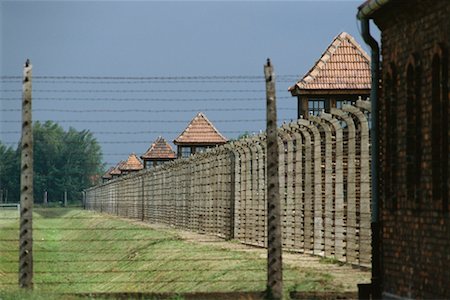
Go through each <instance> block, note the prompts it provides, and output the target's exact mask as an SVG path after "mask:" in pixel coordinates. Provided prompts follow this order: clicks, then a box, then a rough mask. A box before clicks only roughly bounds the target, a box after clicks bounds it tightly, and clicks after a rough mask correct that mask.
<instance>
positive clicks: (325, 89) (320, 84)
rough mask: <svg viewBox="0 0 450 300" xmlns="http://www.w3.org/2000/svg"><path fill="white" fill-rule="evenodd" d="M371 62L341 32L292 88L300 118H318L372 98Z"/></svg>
mask: <svg viewBox="0 0 450 300" xmlns="http://www.w3.org/2000/svg"><path fill="white" fill-rule="evenodd" d="M370 86H371V77H370V58H369V56H368V55H367V53H366V52H365V51H364V50H363V49H362V48H361V46H360V45H359V44H358V43H357V42H356V41H355V39H354V38H353V37H352V36H351V35H350V34H348V33H346V32H342V33H340V34H339V35H338V36H336V37H335V38H334V39H333V41H332V42H331V44H330V45H329V46H328V47H327V49H326V50H325V52H324V53H323V54H322V56H321V57H320V59H319V60H318V61H317V62H316V63H315V64H314V66H313V67H312V68H311V70H309V71H308V72H307V73H306V74H305V75H304V76H303V77H302V79H300V80H299V81H298V82H297V83H296V84H295V85H293V86H291V87H289V91H290V92H291V94H292V96H296V97H297V99H298V100H297V101H298V109H297V117H298V118H299V119H300V116H307V115H315V116H317V115H319V113H320V112H321V111H322V110H324V111H326V112H329V110H330V108H332V107H334V108H341V107H342V104H344V103H346V102H348V104H351V103H355V102H356V100H358V99H359V98H363V99H366V98H368V97H369V93H370Z"/></svg>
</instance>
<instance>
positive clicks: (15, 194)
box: [0, 121, 104, 203]
mask: <svg viewBox="0 0 450 300" xmlns="http://www.w3.org/2000/svg"><path fill="white" fill-rule="evenodd" d="M33 155H34V163H33V168H34V178H33V181H34V187H33V188H34V202H35V203H43V202H44V194H45V192H47V195H48V196H47V197H48V201H49V202H58V201H62V200H63V197H64V192H67V198H68V200H69V202H77V201H80V200H81V199H82V193H81V192H82V191H83V190H84V189H86V188H88V187H90V186H92V185H95V184H96V183H98V182H99V180H100V179H101V174H103V172H104V164H103V163H102V158H103V155H102V151H101V147H100V145H99V143H98V142H97V140H96V139H95V137H94V135H93V134H92V133H91V132H90V131H88V130H82V131H77V130H75V129H74V128H72V127H71V128H69V130H67V131H65V130H64V129H63V128H62V127H61V126H60V125H59V124H57V123H55V122H52V121H47V122H45V123H40V122H35V123H34V125H33ZM20 156H21V152H20V143H18V145H17V147H16V148H15V149H14V148H13V147H8V146H6V145H5V144H3V143H2V142H1V141H0V202H5V201H8V202H14V203H17V202H19V201H20Z"/></svg>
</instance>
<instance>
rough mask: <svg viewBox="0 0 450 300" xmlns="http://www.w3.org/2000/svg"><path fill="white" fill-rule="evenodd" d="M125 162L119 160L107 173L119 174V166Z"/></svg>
mask: <svg viewBox="0 0 450 300" xmlns="http://www.w3.org/2000/svg"><path fill="white" fill-rule="evenodd" d="M124 163H125V162H124V161H123V160H121V161H119V162H118V163H117V165H116V166H115V167H113V169H112V170H111V171H110V172H109V174H110V175H111V176H112V175H120V174H121V173H122V172H121V171H120V166H121V165H123V164H124Z"/></svg>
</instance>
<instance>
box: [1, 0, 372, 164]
mask: <svg viewBox="0 0 450 300" xmlns="http://www.w3.org/2000/svg"><path fill="white" fill-rule="evenodd" d="M362 2H363V1H361V0H360V1H291V2H279V1H277V2H260V1H246V2H230V1H202V2H192V1H177V2H173V1H164V2H155V1H137V2H131V1H112V2H107V1H97V2H93V1H48V2H44V1H1V2H0V5H1V7H0V9H1V23H0V26H1V28H0V29H1V40H0V42H1V45H0V50H1V61H0V63H1V75H2V76H21V74H22V68H23V63H24V61H25V60H26V59H27V58H30V59H31V61H32V64H33V76H36V79H35V80H33V109H34V114H33V119H34V120H54V121H58V122H60V124H61V125H62V126H63V127H64V128H68V127H69V126H72V127H75V128H76V129H78V130H81V129H89V130H91V131H92V132H94V134H95V136H96V137H97V139H98V140H99V141H100V142H101V144H102V148H103V152H104V153H105V162H107V163H108V164H115V163H116V162H117V161H118V160H120V159H125V158H126V154H127V153H130V152H135V153H137V154H139V155H140V154H142V153H143V152H145V150H147V148H148V147H149V146H150V144H151V142H152V141H153V140H155V139H156V138H157V137H158V136H159V135H162V136H164V137H165V138H166V139H167V140H169V141H172V140H173V139H174V138H176V137H177V135H178V134H179V133H181V131H183V129H184V128H185V127H186V125H187V122H188V121H189V120H190V119H192V117H194V116H195V114H196V112H197V111H200V110H201V111H204V112H205V113H206V115H207V116H208V118H209V119H210V120H211V121H212V122H213V123H214V124H215V125H216V127H217V128H218V129H219V130H220V131H222V132H223V133H224V135H225V136H227V137H228V138H235V137H237V136H238V135H239V133H243V132H245V131H249V132H258V131H259V130H264V127H265V124H264V121H263V119H264V117H265V111H264V105H265V98H264V97H265V96H264V81H263V80H261V78H262V75H263V64H264V63H265V60H266V58H268V57H270V58H271V59H272V62H273V64H274V66H275V71H276V74H277V75H278V76H279V77H278V78H279V81H278V83H277V95H278V108H279V121H280V122H282V121H283V120H286V121H289V120H291V119H295V118H296V100H295V98H291V97H290V94H289V93H288V92H287V88H288V87H289V86H290V85H293V84H294V83H295V81H296V80H297V79H299V78H300V77H301V75H303V74H304V73H305V72H307V71H308V70H309V69H310V68H311V67H312V66H313V64H314V63H315V61H316V60H317V59H319V58H320V56H321V54H322V53H323V51H324V50H325V49H326V47H327V46H328V45H329V44H330V43H331V41H332V40H333V38H334V37H335V36H336V35H338V34H339V33H340V32H342V31H346V32H348V33H350V34H351V35H353V36H354V37H355V38H356V40H357V41H358V42H359V43H360V44H361V45H362V46H363V48H364V49H366V50H367V51H368V48H367V47H366V46H365V44H364V43H363V41H362V38H361V37H360V34H359V24H358V22H357V20H356V12H357V7H358V6H359V5H360V4H361V3H362ZM375 33H376V34H378V32H375ZM39 76H82V77H85V76H87V77H92V76H98V77H112V76H113V77H127V78H124V79H121V80H117V79H108V78H106V79H101V78H97V79H92V78H86V79H83V78H81V79H74V78H71V79H69V80H65V81H63V80H60V79H54V80H52V79H39V78H38V77H39ZM193 76H204V77H201V78H198V77H195V78H191V77H193ZM211 76H221V77H220V78H214V77H211ZM228 76H230V77H228ZM236 76H252V77H245V78H244V79H242V80H238V78H236ZM253 76H261V78H259V77H253ZM128 77H156V78H154V79H152V80H144V81H142V80H136V79H128ZM161 77H162V78H161ZM167 77H169V78H167ZM186 77H187V78H186ZM1 83H2V84H1V91H2V93H1V95H0V97H1V100H0V101H1V102H0V110H1V112H0V121H1V122H0V126H1V128H0V140H1V141H2V142H4V143H16V142H17V141H18V139H19V136H20V135H19V134H18V131H19V130H20V123H19V122H18V121H20V116H21V114H20V111H19V110H20V98H21V91H20V90H21V84H20V79H12V80H11V79H8V80H7V79H5V78H3V80H2V81H1ZM240 109H242V110H240Z"/></svg>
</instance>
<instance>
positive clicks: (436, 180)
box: [431, 55, 442, 201]
mask: <svg viewBox="0 0 450 300" xmlns="http://www.w3.org/2000/svg"><path fill="white" fill-rule="evenodd" d="M431 68H432V78H431V85H432V87H431V101H432V108H431V111H432V117H431V153H432V156H431V159H432V180H433V199H434V200H435V201H439V200H440V199H441V196H442V194H441V178H442V177H441V176H442V175H441V163H442V161H441V159H442V157H441V142H442V141H441V138H442V132H441V131H442V127H441V125H442V124H441V113H442V111H441V99H442V97H441V89H440V85H441V70H440V68H441V59H440V57H439V56H438V55H435V56H434V57H433V63H432V67H431Z"/></svg>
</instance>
